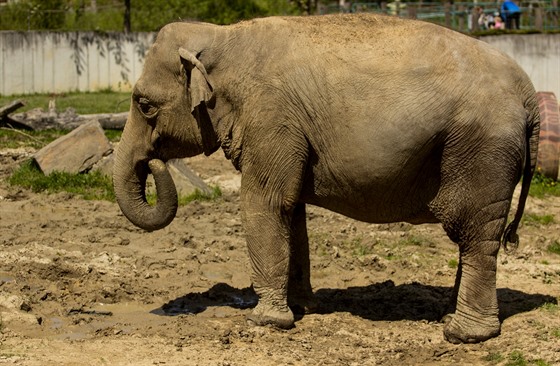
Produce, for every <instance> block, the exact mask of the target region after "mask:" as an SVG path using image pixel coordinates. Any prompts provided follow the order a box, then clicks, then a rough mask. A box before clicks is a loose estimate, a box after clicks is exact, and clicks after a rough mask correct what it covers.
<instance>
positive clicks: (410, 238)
mask: <svg viewBox="0 0 560 366" xmlns="http://www.w3.org/2000/svg"><path fill="white" fill-rule="evenodd" d="M430 243H431V241H430V240H429V239H427V238H425V237H422V236H416V235H407V236H406V237H405V238H403V239H401V240H400V241H399V245H415V246H422V245H429V244H430Z"/></svg>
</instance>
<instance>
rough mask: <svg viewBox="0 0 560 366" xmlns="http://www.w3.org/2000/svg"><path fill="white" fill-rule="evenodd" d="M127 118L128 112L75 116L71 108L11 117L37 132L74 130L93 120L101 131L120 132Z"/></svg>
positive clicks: (33, 111)
mask: <svg viewBox="0 0 560 366" xmlns="http://www.w3.org/2000/svg"><path fill="white" fill-rule="evenodd" d="M127 117H128V112H122V113H99V114H77V113H76V111H75V110H74V109H72V108H68V109H67V110H66V111H64V112H61V113H58V112H53V111H52V110H51V111H44V110H43V109H41V108H36V109H32V110H30V111H27V112H24V113H18V114H14V115H12V116H11V118H12V119H13V120H14V121H16V122H18V123H20V124H22V125H26V126H29V127H30V128H31V129H33V130H37V131H39V130H47V129H57V130H74V129H76V128H77V127H80V126H82V125H84V124H86V123H88V122H90V121H93V120H96V121H99V123H100V124H101V127H102V128H103V129H114V130H122V129H123V128H124V124H125V122H126V119H127Z"/></svg>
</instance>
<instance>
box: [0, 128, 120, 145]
mask: <svg viewBox="0 0 560 366" xmlns="http://www.w3.org/2000/svg"><path fill="white" fill-rule="evenodd" d="M104 132H105V136H107V138H108V139H109V141H111V142H117V141H119V140H120V139H121V135H122V131H120V130H104ZM67 133H68V131H61V130H45V131H20V130H15V129H11V128H0V149H16V148H19V147H31V148H34V149H37V150H39V149H41V148H42V147H44V146H46V145H48V144H50V143H51V142H53V141H54V140H56V139H57V138H59V137H62V136H64V135H65V134H67Z"/></svg>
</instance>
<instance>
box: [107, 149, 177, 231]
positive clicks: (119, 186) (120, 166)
mask: <svg viewBox="0 0 560 366" xmlns="http://www.w3.org/2000/svg"><path fill="white" fill-rule="evenodd" d="M129 161H130V160H128V159H123V156H122V155H121V156H119V154H118V153H117V159H116V164H115V170H114V176H113V185H114V188H115V195H116V197H117V202H118V204H119V206H120V208H121V210H122V212H123V213H124V215H125V216H126V217H127V218H128V219H129V220H130V221H131V222H132V223H133V224H134V225H136V226H138V227H140V228H142V229H144V230H147V231H154V230H159V229H162V228H164V227H165V226H167V225H169V224H170V223H171V221H173V219H174V218H175V214H176V213H177V205H178V201H177V190H176V188H175V184H174V183H173V179H172V178H171V175H170V174H169V171H168V170H167V167H166V166H165V163H164V162H163V161H161V160H158V159H153V160H150V161H149V162H148V163H147V164H146V162H145V161H142V162H139V163H137V164H136V165H135V166H130V165H132V164H130V163H128V164H127V162H129ZM150 171H151V173H152V175H153V176H154V180H155V184H156V191H157V203H156V205H155V206H151V205H149V204H148V202H147V201H146V193H145V189H146V178H147V177H148V173H149V172H150Z"/></svg>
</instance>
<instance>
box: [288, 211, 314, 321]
mask: <svg viewBox="0 0 560 366" xmlns="http://www.w3.org/2000/svg"><path fill="white" fill-rule="evenodd" d="M290 249H291V253H290V278H289V282H288V305H289V306H290V308H291V309H292V311H294V312H295V313H296V314H310V313H314V312H315V311H317V308H318V304H317V300H316V299H315V297H314V295H313V290H312V288H311V280H310V262H309V238H308V236H307V224H306V217H305V204H303V203H300V204H298V205H296V207H295V209H294V214H293V217H292V238H291V241H290Z"/></svg>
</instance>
